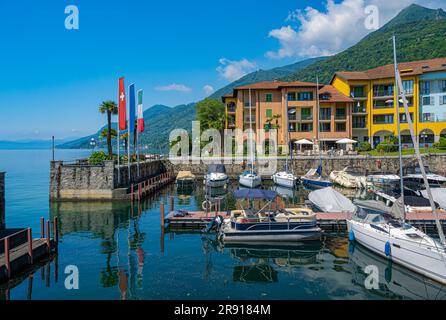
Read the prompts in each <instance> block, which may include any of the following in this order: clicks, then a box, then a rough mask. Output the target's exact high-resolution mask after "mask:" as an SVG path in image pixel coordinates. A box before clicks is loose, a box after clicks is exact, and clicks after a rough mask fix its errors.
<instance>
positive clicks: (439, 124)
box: [331, 58, 446, 147]
mask: <svg viewBox="0 0 446 320" xmlns="http://www.w3.org/2000/svg"><path fill="white" fill-rule="evenodd" d="M398 69H399V71H400V73H401V77H402V80H403V86H404V88H405V91H406V94H407V97H408V101H409V111H410V113H411V117H412V120H413V121H414V126H415V130H416V133H417V135H418V136H419V139H420V140H419V141H420V144H421V146H425V145H432V144H433V143H434V142H437V141H438V140H439V138H440V136H442V135H445V136H446V58H438V59H431V60H421V61H414V62H406V63H400V64H399V65H398ZM331 85H333V86H334V87H335V88H337V89H338V90H339V91H341V92H342V93H343V94H345V95H346V96H348V97H351V98H352V99H353V100H354V105H353V110H352V138H353V139H355V140H358V141H360V142H362V141H369V142H370V143H371V144H372V146H373V147H376V145H378V144H379V143H380V142H383V141H384V139H385V137H387V136H392V135H395V136H396V135H397V119H396V116H397V115H396V112H395V108H394V105H393V101H394V99H396V93H395V90H394V88H395V79H394V66H393V65H386V66H382V67H378V68H375V69H370V70H366V71H359V72H348V71H340V72H336V73H335V75H334V76H333V78H332V80H331ZM399 113H400V115H399V116H400V120H401V130H402V131H401V134H402V139H401V140H402V142H403V145H404V147H412V143H411V138H410V134H409V130H408V124H407V121H406V116H405V113H404V108H403V107H402V104H401V108H400V110H399Z"/></svg>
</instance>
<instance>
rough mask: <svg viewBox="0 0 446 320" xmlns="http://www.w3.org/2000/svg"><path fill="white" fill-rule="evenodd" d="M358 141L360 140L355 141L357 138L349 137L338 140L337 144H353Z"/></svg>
mask: <svg viewBox="0 0 446 320" xmlns="http://www.w3.org/2000/svg"><path fill="white" fill-rule="evenodd" d="M357 142H358V141H355V140H352V139H348V138H345V139H341V140H338V141H336V143H337V144H353V143H357Z"/></svg>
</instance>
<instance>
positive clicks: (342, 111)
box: [336, 108, 347, 120]
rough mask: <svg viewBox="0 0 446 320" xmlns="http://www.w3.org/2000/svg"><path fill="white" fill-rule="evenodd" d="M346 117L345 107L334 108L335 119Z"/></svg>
mask: <svg viewBox="0 0 446 320" xmlns="http://www.w3.org/2000/svg"><path fill="white" fill-rule="evenodd" d="M346 117H347V113H346V110H345V108H336V119H337V120H345V119H346Z"/></svg>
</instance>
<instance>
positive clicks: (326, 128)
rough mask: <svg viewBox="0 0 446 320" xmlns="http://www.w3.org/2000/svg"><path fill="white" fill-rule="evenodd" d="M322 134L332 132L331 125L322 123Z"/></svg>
mask: <svg viewBox="0 0 446 320" xmlns="http://www.w3.org/2000/svg"><path fill="white" fill-rule="evenodd" d="M320 131H321V132H330V131H331V123H329V122H325V123H321V130H320Z"/></svg>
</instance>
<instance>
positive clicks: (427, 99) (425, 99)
mask: <svg viewBox="0 0 446 320" xmlns="http://www.w3.org/2000/svg"><path fill="white" fill-rule="evenodd" d="M433 102H434V101H433V99H432V97H430V96H428V97H423V106H430V105H431V104H432V103H433Z"/></svg>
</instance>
